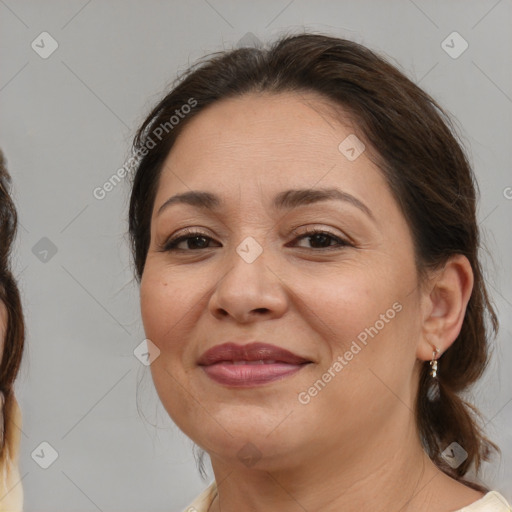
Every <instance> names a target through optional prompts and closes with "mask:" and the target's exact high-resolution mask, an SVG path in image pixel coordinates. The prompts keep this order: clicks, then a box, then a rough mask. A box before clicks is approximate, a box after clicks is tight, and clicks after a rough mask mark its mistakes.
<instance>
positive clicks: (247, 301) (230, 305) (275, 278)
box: [208, 251, 288, 323]
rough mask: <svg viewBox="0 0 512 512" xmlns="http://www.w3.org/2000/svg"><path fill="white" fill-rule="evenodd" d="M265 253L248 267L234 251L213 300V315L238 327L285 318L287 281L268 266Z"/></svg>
mask: <svg viewBox="0 0 512 512" xmlns="http://www.w3.org/2000/svg"><path fill="white" fill-rule="evenodd" d="M264 254H265V252H263V253H262V254H261V255H260V256H259V257H258V258H257V259H256V260H255V261H253V262H252V263H248V262H247V261H245V260H244V259H243V258H242V257H240V256H239V254H238V253H236V252H235V251H233V254H232V255H231V258H230V259H229V262H227V265H226V268H227V272H225V273H224V275H223V277H221V278H220V279H219V281H218V282H217V284H216V287H215V291H214V292H213V294H212V295H211V297H210V300H209V304H208V307H209V311H210V313H211V314H212V315H214V316H215V317H216V318H218V319H232V320H233V321H236V322H237V323H251V322H255V321H258V320H268V319H274V318H278V317H280V316H282V315H283V314H284V313H285V311H286V310H287V308H288V296H287V292H286V286H285V283H284V280H282V278H281V277H280V276H279V273H278V272H277V271H276V269H272V268H269V267H268V266H267V265H266V263H265V257H264Z"/></svg>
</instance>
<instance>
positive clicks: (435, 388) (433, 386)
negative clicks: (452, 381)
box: [427, 346, 440, 402]
mask: <svg viewBox="0 0 512 512" xmlns="http://www.w3.org/2000/svg"><path fill="white" fill-rule="evenodd" d="M432 348H433V349H434V350H433V351H432V361H430V367H431V370H430V376H431V377H432V379H430V383H429V387H428V390H427V398H428V399H429V400H430V401H431V402H435V401H436V400H437V399H438V398H439V380H438V379H437V369H438V368H437V356H438V354H439V352H440V350H439V349H438V348H437V347H435V346H434V347H432Z"/></svg>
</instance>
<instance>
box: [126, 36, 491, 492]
mask: <svg viewBox="0 0 512 512" xmlns="http://www.w3.org/2000/svg"><path fill="white" fill-rule="evenodd" d="M251 92H268V93H281V92H299V93H304V92H314V93H317V94H319V95H320V96H322V97H323V98H325V99H326V100H328V103H329V104H331V105H332V107H333V109H332V110H333V113H334V115H335V112H336V109H337V107H341V108H342V109H343V111H344V112H346V113H348V114H349V115H350V117H351V118H352V119H353V120H354V121H355V124H356V127H357V129H358V130H360V131H361V133H362V137H364V142H365V144H366V145H367V146H368V147H370V148H373V150H374V152H375V158H376V159H377V164H378V166H379V168H380V169H381V171H382V173H383V175H384V177H385V178H386V180H387V182H388V184H389V187H390V189H391V191H392V193H393V195H394V197H395V199H396V201H397V203H398V204H399V206H400V208H401V210H402V212H403V215H404V216H405V218H406V220H407V222H408V225H409V227H410V230H411V233H412V237H413V240H414V246H415V257H416V262H417V269H418V274H419V275H420V276H423V275H425V274H426V272H427V271H428V270H429V269H438V268H441V267H442V266H443V264H444V263H446V261H447V260H448V258H450V256H452V255H455V254H463V255H464V256H466V257H467V258H468V260H469V262H470V263H471V267H472V270H473V274H474V286H473V290H472V293H471V297H470V300H469V303H468V306H467V309H466V313H465V316H464V321H463V324H462V328H461V331H460V334H459V336H458V337H457V339H456V340H455V342H454V343H453V344H452V346H451V347H450V348H449V349H448V350H447V351H446V352H445V353H444V354H443V355H442V356H441V358H440V362H439V368H440V370H439V373H438V382H439V393H438V395H437V397H432V394H430V398H429V387H430V383H431V380H432V378H431V377H430V375H429V369H430V368H429V364H428V362H426V363H425V364H424V365H423V367H422V370H421V375H420V382H419V389H418V395H417V400H416V421H417V426H418V430H419V434H420V436H421V440H422V443H423V445H424V447H425V450H426V452H427V453H428V455H429V456H430V458H431V459H432V460H433V462H434V463H435V464H436V465H437V466H438V467H439V468H440V469H441V470H442V471H444V472H445V473H447V474H449V475H450V476H452V477H454V478H456V479H459V480H462V481H464V482H465V483H466V484H467V485H470V486H472V487H475V488H478V489H483V488H481V487H479V486H478V485H477V484H472V483H470V482H468V481H466V480H465V479H464V478H463V477H464V475H466V473H467V471H468V469H469V468H470V467H471V466H472V465H474V467H475V470H476V471H478V468H479V465H480V463H481V461H482V460H483V459H487V458H488V456H489V454H490V451H491V450H492V449H494V448H496V446H495V445H494V444H493V443H491V442H490V441H489V440H488V439H487V438H486V437H485V436H484V435H483V432H482V431H481V430H480V427H479V423H478V421H477V420H478V415H477V411H476V409H475V408H474V407H473V406H471V405H470V404H469V403H467V402H466V401H464V400H463V398H462V397H461V396H460V393H461V392H462V391H465V390H466V389H467V388H468V387H469V386H470V385H471V384H473V383H474V382H475V381H477V380H478V378H479V377H480V376H481V375H482V373H483V371H484V369H485V367H486V364H487V361H488V342H487V340H488V336H489V335H490V334H491V333H490V332H487V329H486V326H488V327H489V328H490V330H492V331H493V332H494V334H495V333H496V331H497V328H498V322H497V317H496V314H495V312H494V310H493V307H492V305H491V303H490V300H489V296H488V293H487V290H486V287H485V284H484V281H483V277H482V270H481V266H480V262H479V256H478V251H479V246H480V241H479V230H478V224H477V220H476V213H475V212H476V188H477V187H476V181H475V178H474V175H473V171H472V169H471V166H470V165H469V162H468V159H467V157H466V155H465V152H464V150H463V149H462V147H461V144H460V143H459V142H458V140H457V138H456V136H455V129H454V127H453V124H452V122H451V121H450V118H449V117H448V115H447V114H446V113H445V112H444V111H443V110H442V109H441V107H440V106H439V105H438V104H437V103H436V102H435V101H434V100H433V99H432V98H431V97H430V96H429V95H428V94H427V93H426V92H424V91H423V90H422V89H420V88H419V87H418V86H417V85H415V84H414V83H413V82H412V81H411V80H409V79H408V78H407V77H406V76H404V74H402V73H401V72H400V71H399V70H398V69H397V68H396V67H395V66H393V65H391V64H390V63H388V62H387V61H386V60H385V59H384V58H382V57H380V56H378V55H377V54H376V53H374V52H373V51H371V50H369V49H368V48H366V47H364V46H362V45H359V44H357V43H355V42H352V41H348V40H345V39H339V38H335V37H328V36H323V35H315V34H302V35H296V36H286V37H283V38H281V39H280V40H279V41H277V42H276V43H274V44H273V45H272V46H271V47H270V48H269V49H256V48H241V49H236V50H232V51H226V52H221V53H219V54H214V55H213V56H210V57H208V58H207V59H206V60H205V61H201V62H199V63H198V64H197V65H195V66H192V67H191V68H190V69H189V70H188V71H187V72H185V73H184V74H183V75H182V76H181V77H180V79H179V80H178V81H177V83H176V84H175V86H174V87H173V89H172V90H171V92H169V94H167V95H166V96H165V97H164V98H163V100H162V101H161V102H160V103H159V104H158V105H157V106H156V107H155V108H154V109H153V110H152V112H151V113H150V114H149V115H148V117H147V118H146V120H145V121H144V123H143V124H142V126H141V127H140V129H139V130H138V132H137V135H136V137H135V139H134V145H133V149H134V152H135V154H136V155H139V156H141V157H142V158H141V159H140V162H139V164H138V167H137V170H136V174H135V176H134V180H133V188H132V194H131V201H130V210H129V233H130V238H131V243H132V251H133V258H134V264H135V270H136V274H137V277H138V278H139V279H140V278H141V276H142V273H143V271H144V264H145V261H146V255H147V252H148V248H149V244H150V224H151V214H152V210H153V204H154V200H155V194H156V191H157V188H158V182H159V177H160V174H161V171H162V166H163V162H164V160H165V159H166V157H167V155H168V153H169V151H170V150H171V149H172V147H173V144H174V142H175V141H176V138H177V137H178V135H179V133H180V131H181V130H182V129H183V127H184V126H186V124H187V123H188V122H189V121H190V119H192V118H193V117H194V116H196V115H198V114H199V113H200V112H201V111H202V110H203V109H204V108H206V107H207V106H208V105H211V104H212V103H215V102H217V101H219V100H222V99H225V98H229V97H236V96H240V95H243V94H247V93H251ZM191 98H193V99H194V101H195V102H196V106H195V108H194V109H192V111H191V112H190V113H188V114H187V115H186V116H185V117H184V119H180V121H179V123H178V124H177V125H175V126H172V128H171V127H170V126H168V128H169V129H168V130H166V134H165V136H164V137H155V129H156V128H158V127H161V126H164V124H165V123H166V122H167V125H169V122H168V121H169V119H170V117H171V116H172V115H173V114H175V112H176V111H177V110H180V109H181V108H182V105H185V104H187V102H189V101H190V99H191ZM150 142H151V144H150ZM153 146H154V147H153ZM149 147H152V148H151V149H150V150H148V148H149ZM487 321H488V322H487ZM454 441H455V442H457V443H458V444H459V445H461V446H462V447H463V448H464V450H465V451H466V452H467V454H468V457H467V459H466V460H465V461H464V462H462V464H460V465H459V466H458V467H457V468H455V469H453V468H451V467H450V466H449V465H448V464H447V463H446V462H445V461H444V459H443V457H442V455H441V453H442V452H443V450H444V449H445V448H446V447H447V446H448V445H449V444H450V443H452V442H454Z"/></svg>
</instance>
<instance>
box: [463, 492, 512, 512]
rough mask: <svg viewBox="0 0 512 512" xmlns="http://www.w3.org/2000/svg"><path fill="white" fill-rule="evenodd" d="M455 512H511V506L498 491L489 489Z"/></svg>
mask: <svg viewBox="0 0 512 512" xmlns="http://www.w3.org/2000/svg"><path fill="white" fill-rule="evenodd" d="M456 512H512V508H510V505H509V504H508V503H507V500H506V499H505V498H504V497H503V496H502V495H501V494H500V493H499V492H497V491H489V492H488V493H487V494H485V495H484V496H483V497H482V498H480V499H479V500H477V501H475V502H474V503H471V505H468V506H467V507H464V508H461V509H459V510H457V511H456Z"/></svg>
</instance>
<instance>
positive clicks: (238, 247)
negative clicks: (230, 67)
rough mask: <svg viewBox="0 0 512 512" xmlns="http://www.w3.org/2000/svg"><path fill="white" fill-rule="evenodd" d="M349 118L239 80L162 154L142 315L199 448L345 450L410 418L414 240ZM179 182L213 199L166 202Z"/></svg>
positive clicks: (281, 455) (271, 463)
mask: <svg viewBox="0 0 512 512" xmlns="http://www.w3.org/2000/svg"><path fill="white" fill-rule="evenodd" d="M354 132H355V129H354V127H351V125H350V124H349V123H348V120H347V123H346V124H341V123H340V122H337V121H335V120H333V118H332V117H331V116H330V115H328V114H327V111H326V104H325V101H323V102H322V101H321V100H320V99H319V98H317V97H316V96H314V95H313V94H310V95H305V96H304V95H302V96H299V95H296V94H292V93H289V94H279V95H270V94H250V95H245V96H243V97H238V98H235V99H229V100H223V101H221V102H218V103H216V104H214V105H213V106H211V107H209V108H208V109H206V110H205V111H203V112H202V113H200V114H199V115H198V116H197V117H195V118H194V119H192V120H191V121H190V123H189V124H188V125H187V126H186V127H185V128H184V130H183V132H182V133H181V135H180V136H179V138H178V140H177V141H176V144H175V145H174V147H173V149H172V151H171V153H170V154H169V155H168V157H167V160H166V162H165V166H164V169H163V171H162V175H161V179H160V183H159V187H158V191H157V194H156V200H155V204H154V209H153V216H152V222H151V244H150V248H149V251H148V255H147V261H146V266H145V269H144V273H143V276H142V282H141V308H142V317H143V322H144V327H145V332H146V336H147V338H148V339H150V340H151V341H152V342H153V343H154V344H155V345H156V346H157V347H158V349H159V351H160V353H159V356H158V357H157V358H156V359H155V360H154V362H153V363H152V365H151V371H152V376H153V380H154V383H155V386H156V389H157V392H158V395H159V397H160V399H161V401H162V403H163V405H164V407H165V408H166V410H167V411H168V413H169V415H170V416H171V417H172V419H173V420H174V421H175V423H176V424H177V425H178V426H179V427H180V428H181V429H182V430H183V431H184V432H185V433H186V434H187V435H188V436H189V437H190V438H191V439H192V440H194V441H195V442H196V443H197V444H198V445H200V446H201V447H202V448H204V449H205V450H206V451H208V452H209V453H210V455H211V457H212V460H214V459H215V458H217V460H224V461H229V462H230V463H234V464H240V465H242V464H245V465H249V464H248V463H247V461H248V460H249V459H251V457H252V460H253V462H254V461H255V460H257V459H260V458H261V460H259V462H258V463H259V466H258V467H265V468H271V467H282V466H284V465H288V464H295V463H298V462H300V461H304V460H307V459H308V458H310V457H317V456H321V455H322V454H323V453H325V454H327V453H332V450H333V449H336V450H337V453H339V454H340V455H341V452H340V450H343V454H344V456H350V454H351V453H356V452H357V451H358V450H359V449H360V447H361V445H362V444H363V443H364V444H365V445H367V444H368V442H369V440H372V442H375V443H377V442H378V441H379V439H380V440H382V439H383V438H382V436H383V435H384V432H387V433H388V434H386V435H389V432H390V428H391V426H392V425H396V424H397V423H396V421H398V420H400V419H401V420H403V422H407V421H408V420H409V419H410V418H411V417H412V412H411V408H413V406H412V404H413V401H414V397H415V392H416V382H417V377H418V364H415V363H416V361H417V359H416V350H417V344H418V340H419V338H420V336H421V321H420V320H419V318H420V316H421V315H420V314H419V313H420V308H421V297H420V293H419V291H418V281H417V274H416V267H415V263H414V254H413V242H412V238H411V234H410V231H409V229H408V226H407V223H406V220H405V218H404V216H403V215H402V213H401V211H400V210H399V207H398V205H397V203H396V202H395V200H394V198H393V197H392V195H391V192H390V190H389V188H388V186H387V184H386V182H385V180H384V178H383V175H382V174H381V172H380V171H379V170H378V168H377V167H376V166H375V165H374V164H373V163H372V162H371V161H370V159H369V158H368V153H369V148H367V149H366V150H365V151H363V152H362V153H361V154H360V155H359V156H357V154H358V152H359V150H360V149H361V148H360V147H357V146H354V139H353V137H354ZM347 137H349V139H348V140H346V139H347ZM343 141H345V142H343ZM340 143H343V144H341V149H340V147H339V146H340ZM351 148H353V149H354V150H353V151H351ZM354 157H357V158H355V159H354ZM326 190H330V192H329V193H325V194H320V193H317V194H316V195H315V194H314V192H315V191H317V192H318V191H326ZM297 191H303V192H297ZM335 191H339V193H338V194H337V193H336V192H335ZM191 192H206V193H208V194H211V195H213V196H215V198H216V201H215V203H216V204H215V205H214V204H213V202H212V201H208V200H206V199H204V200H203V203H202V204H203V205H201V201H200V200H198V199H197V198H196V199H195V200H194V199H193V198H191V196H189V199H190V200H189V201H179V200H174V201H172V202H169V203H167V204H166V202H167V201H168V200H169V198H172V197H173V196H176V195H179V194H184V193H186V194H189V193H191ZM164 204H166V206H163V205H164ZM204 205H206V206H204ZM214 206H215V207H214ZM312 231H317V232H320V234H316V235H315V234H311V232H312ZM308 232H309V234H308ZM191 233H192V235H191ZM184 235H188V236H189V237H191V238H189V239H188V241H187V240H186V239H185V240H184V239H181V241H178V242H177V243H175V244H173V243H172V240H176V239H177V238H181V237H182V236H184ZM170 239H172V240H171V242H169V240H170ZM255 342H258V343H264V344H270V345H273V346H275V347H277V348H278V349H285V350H286V351H288V352H290V353H292V354H293V355H294V356H295V357H292V356H290V354H286V355H283V353H281V352H279V350H277V349H272V347H270V348H269V347H267V348H263V349H262V347H261V346H260V347H258V346H257V345H254V346H253V349H254V350H244V347H245V348H247V345H248V344H251V343H255ZM225 343H231V344H234V345H228V346H227V347H223V349H222V348H221V349H219V350H217V351H216V353H215V352H214V353H213V355H212V352H210V353H209V354H210V357H208V355H206V356H205V355H204V354H205V352H206V351H209V350H210V349H212V348H214V347H217V346H219V345H222V344H225ZM233 348H234V349H235V350H233ZM155 353H157V351H155ZM249 360H252V364H251V363H250V362H249ZM258 360H260V361H258ZM235 361H236V362H237V363H238V364H235ZM261 361H263V364H262V363H261ZM247 443H251V444H252V445H253V446H251V445H248V444H247ZM253 462H251V464H252V463H253Z"/></svg>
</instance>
